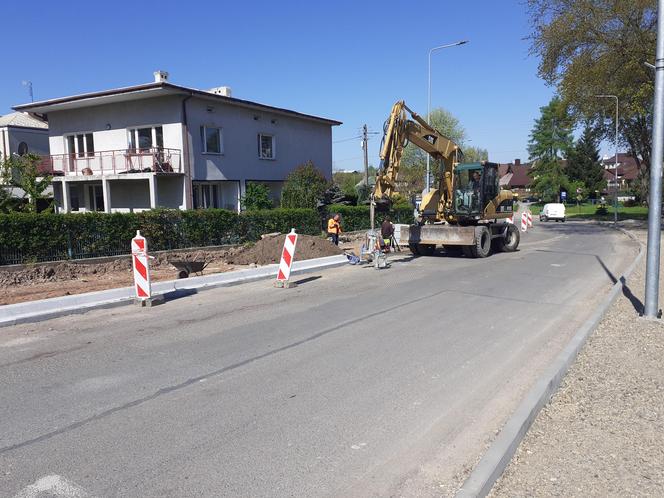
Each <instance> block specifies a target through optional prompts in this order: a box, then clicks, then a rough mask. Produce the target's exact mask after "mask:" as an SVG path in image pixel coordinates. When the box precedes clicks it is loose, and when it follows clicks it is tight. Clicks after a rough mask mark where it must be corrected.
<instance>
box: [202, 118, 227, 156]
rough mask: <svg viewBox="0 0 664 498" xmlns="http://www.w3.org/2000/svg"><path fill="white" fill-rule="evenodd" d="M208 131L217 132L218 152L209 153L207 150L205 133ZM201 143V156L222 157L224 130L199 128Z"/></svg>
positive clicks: (211, 127) (220, 128)
mask: <svg viewBox="0 0 664 498" xmlns="http://www.w3.org/2000/svg"><path fill="white" fill-rule="evenodd" d="M208 130H217V133H218V134H219V152H211V151H208V150H207V131H208ZM201 142H202V147H201V151H202V153H203V154H209V155H212V156H223V155H224V129H223V128H222V127H221V126H205V125H203V126H201Z"/></svg>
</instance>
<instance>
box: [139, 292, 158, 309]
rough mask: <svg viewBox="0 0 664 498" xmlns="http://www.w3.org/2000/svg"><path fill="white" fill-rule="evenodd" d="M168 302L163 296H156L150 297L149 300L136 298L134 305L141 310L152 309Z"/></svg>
mask: <svg viewBox="0 0 664 498" xmlns="http://www.w3.org/2000/svg"><path fill="white" fill-rule="evenodd" d="M164 302H166V300H165V299H164V295H163V294H157V295H156V296H152V297H148V298H147V299H141V298H138V297H137V298H134V305H136V306H138V307H139V308H152V307H153V306H159V305H160V304H164Z"/></svg>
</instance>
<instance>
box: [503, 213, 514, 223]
mask: <svg viewBox="0 0 664 498" xmlns="http://www.w3.org/2000/svg"><path fill="white" fill-rule="evenodd" d="M513 216H514V215H513V214H511V215H510V217H509V218H507V219H506V220H505V221H506V222H507V223H511V224H512V225H513V224H514V221H513V220H512V217H513Z"/></svg>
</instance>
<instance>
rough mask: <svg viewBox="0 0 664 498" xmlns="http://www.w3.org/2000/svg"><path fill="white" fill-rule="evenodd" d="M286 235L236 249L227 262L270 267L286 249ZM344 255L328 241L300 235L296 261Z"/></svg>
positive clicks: (271, 237)
mask: <svg viewBox="0 0 664 498" xmlns="http://www.w3.org/2000/svg"><path fill="white" fill-rule="evenodd" d="M285 240H286V236H285V235H275V236H267V237H265V238H263V239H261V240H259V241H258V242H256V244H254V245H253V246H250V247H242V248H238V249H235V250H234V251H232V252H230V254H228V255H227V256H226V261H227V262H228V263H230V264H234V265H250V264H257V265H269V264H271V263H278V262H279V260H280V259H281V252H282V250H283V247H284V241H285ZM337 254H342V251H341V249H339V248H338V247H337V246H335V245H334V244H333V243H332V242H330V241H329V240H328V239H323V238H321V237H313V236H311V235H298V238H297V246H296V247H295V261H300V260H304V259H313V258H322V257H324V256H336V255H337Z"/></svg>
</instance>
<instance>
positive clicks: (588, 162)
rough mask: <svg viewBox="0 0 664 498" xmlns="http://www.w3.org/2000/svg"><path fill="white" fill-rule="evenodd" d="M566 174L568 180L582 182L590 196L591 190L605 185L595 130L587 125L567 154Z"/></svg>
mask: <svg viewBox="0 0 664 498" xmlns="http://www.w3.org/2000/svg"><path fill="white" fill-rule="evenodd" d="M566 174H567V176H568V177H569V179H570V180H578V181H581V182H583V184H584V186H585V188H586V189H587V190H588V191H589V192H590V193H591V196H592V193H593V192H595V191H596V190H600V191H601V190H602V189H603V188H604V186H605V180H604V172H603V170H602V165H601V164H600V161H599V151H598V150H597V140H596V135H595V131H594V130H593V129H592V128H591V127H590V126H588V125H586V127H585V128H584V130H583V134H582V135H581V137H580V138H579V140H578V141H577V142H576V144H575V146H574V149H573V150H572V151H571V153H570V155H569V158H568V161H567V170H566Z"/></svg>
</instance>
